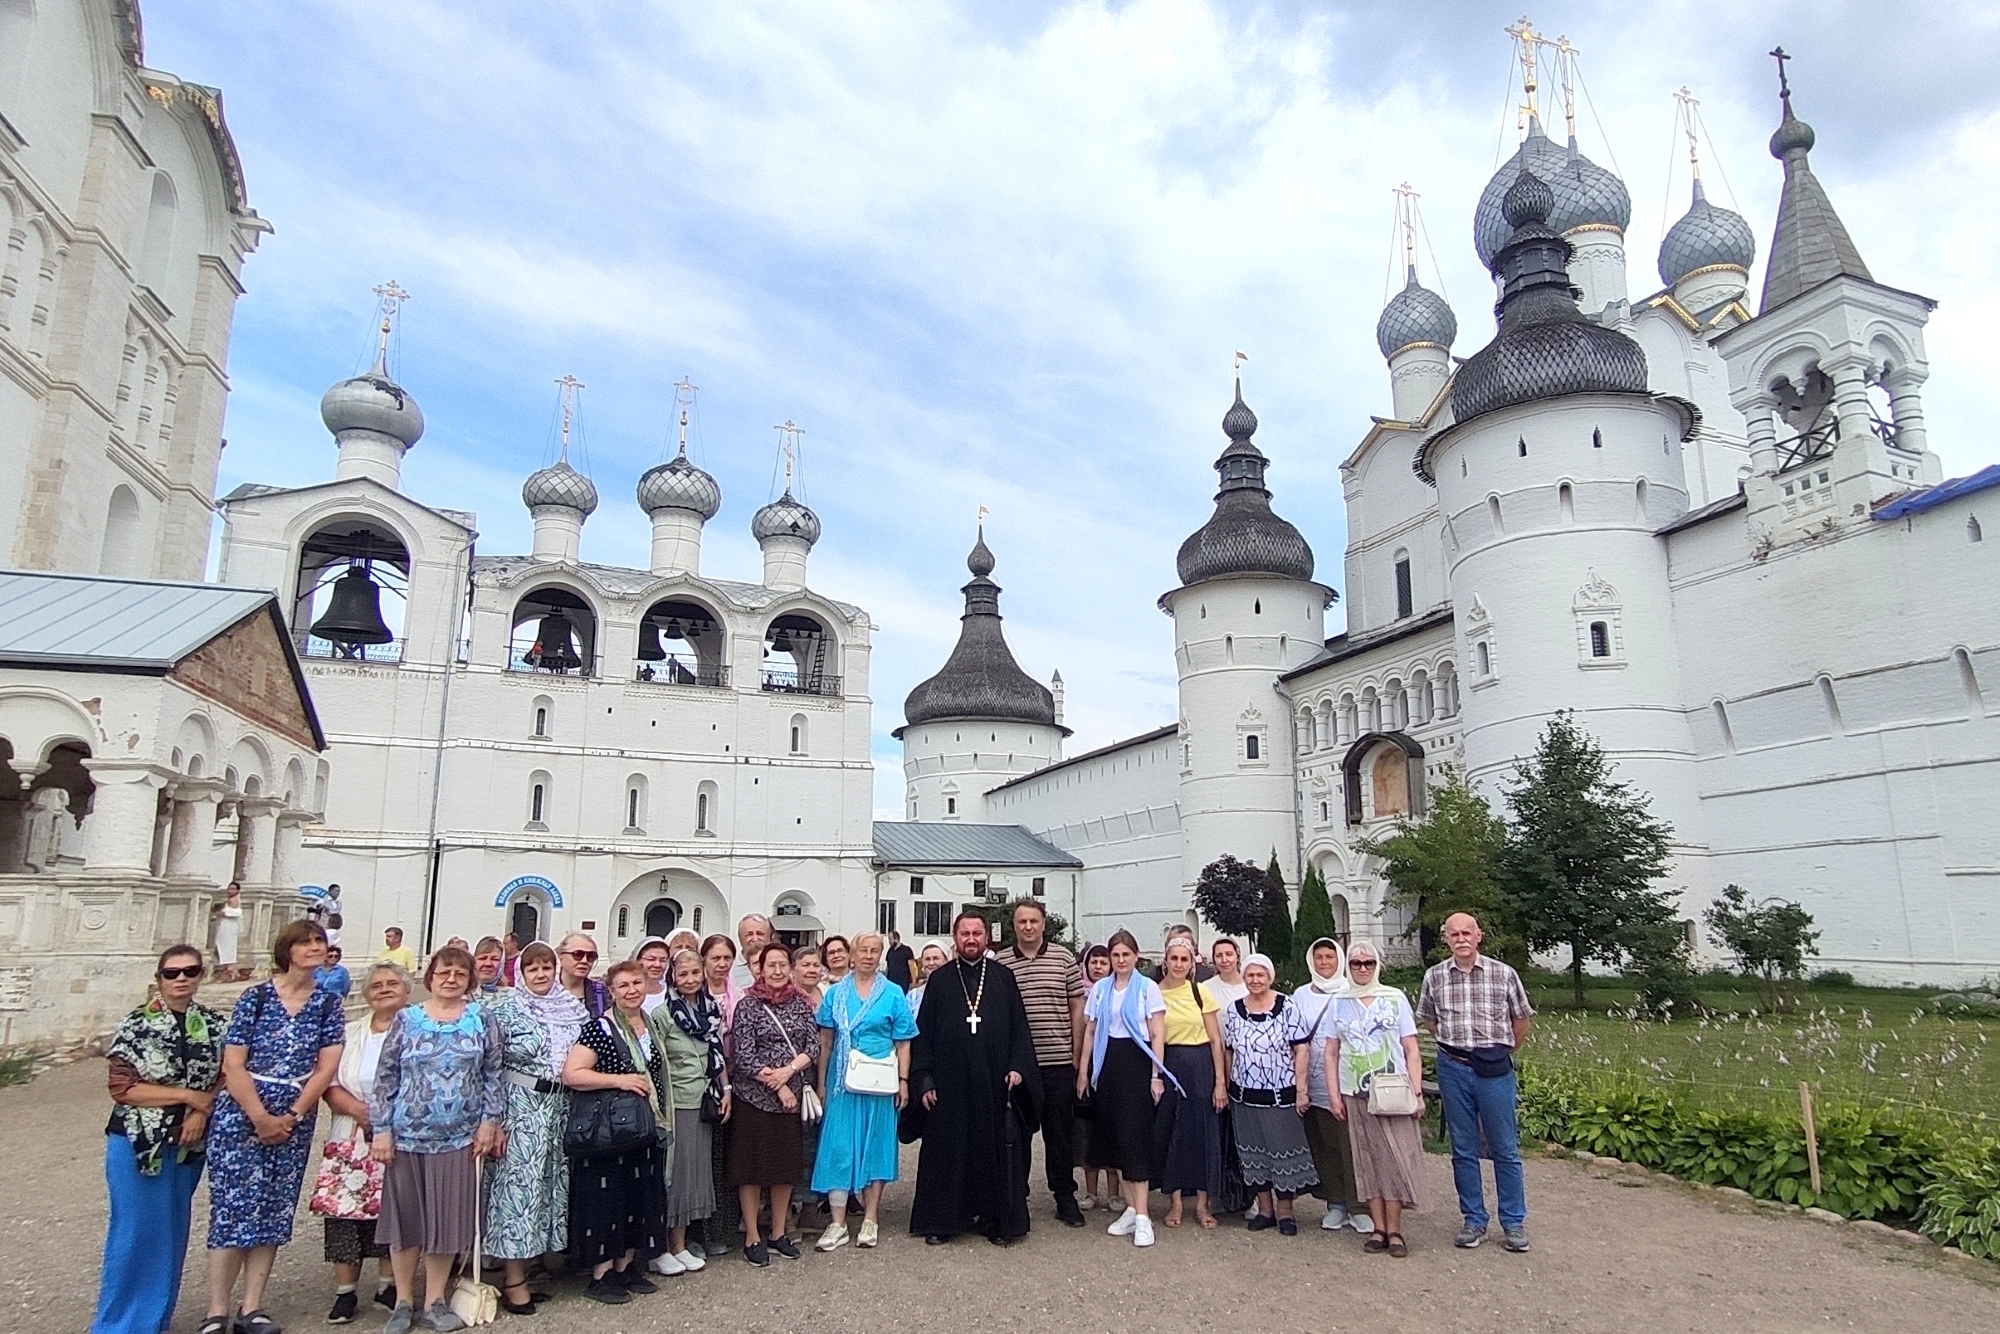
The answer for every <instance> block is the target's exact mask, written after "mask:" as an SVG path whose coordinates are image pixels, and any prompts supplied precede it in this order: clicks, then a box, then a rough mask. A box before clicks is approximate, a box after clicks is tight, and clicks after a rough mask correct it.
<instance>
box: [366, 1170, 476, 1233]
mask: <svg viewBox="0 0 2000 1334" xmlns="http://www.w3.org/2000/svg"><path fill="white" fill-rule="evenodd" d="M478 1226H479V1164H478V1161H477V1160H476V1159H474V1158H473V1156H472V1146H471V1145H470V1144H468V1145H466V1146H465V1147H464V1148H462V1149H452V1150H450V1151H449V1152H447V1153H410V1152H409V1151H407V1150H404V1149H398V1150H396V1156H395V1157H394V1158H391V1159H390V1160H389V1166H388V1167H387V1168H386V1169H384V1171H383V1173H382V1216H381V1217H380V1218H379V1219H377V1220H376V1223H375V1237H376V1240H378V1241H380V1242H381V1243H382V1244H383V1245H385V1246H387V1247H388V1248H389V1249H390V1250H392V1251H410V1250H416V1251H422V1252H423V1253H424V1254H425V1255H467V1254H470V1253H471V1251H472V1243H473V1236H474V1231H475V1229H477V1227H478Z"/></svg>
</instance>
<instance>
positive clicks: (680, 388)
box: [674, 375, 700, 458]
mask: <svg viewBox="0 0 2000 1334" xmlns="http://www.w3.org/2000/svg"><path fill="white" fill-rule="evenodd" d="M698 388H700V386H699V385H697V384H695V382H694V381H692V380H690V379H688V377H687V376H685V375H683V376H682V377H681V382H680V383H679V384H677V385H675V386H674V402H675V403H676V404H678V405H679V407H680V412H681V457H682V458H686V457H687V452H688V409H689V408H690V407H692V406H693V405H694V391H695V390H696V389H698Z"/></svg>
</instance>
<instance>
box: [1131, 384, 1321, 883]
mask: <svg viewBox="0 0 2000 1334" xmlns="http://www.w3.org/2000/svg"><path fill="white" fill-rule="evenodd" d="M1222 429H1223V432H1224V433H1225V434H1226V435H1228V437H1229V445H1228V447H1227V448H1225V449H1224V450H1223V451H1222V456H1221V457H1220V458H1218V459H1217V460H1216V461H1215V470H1216V472H1218V473H1220V474H1221V477H1222V486H1221V489H1220V490H1219V491H1218V492H1217V493H1216V497H1215V513H1214V514H1213V515H1212V516H1210V518H1209V521H1208V522H1207V523H1206V524H1204V525H1203V526H1202V527H1201V528H1200V529H1198V530H1197V531H1196V532H1195V533H1194V534H1193V535H1192V536H1190V537H1189V538H1188V539H1187V541H1185V542H1183V543H1182V544H1181V549H1180V556H1179V559H1178V561H1177V562H1176V564H1177V566H1178V570H1179V574H1180V579H1181V586H1180V587H1179V588H1176V589H1174V590H1173V591H1172V592H1170V593H1167V594H1166V595H1164V596H1163V597H1161V599H1160V607H1161V609H1162V610H1163V611H1165V612H1166V613H1167V614H1168V615H1169V616H1171V617H1173V618H1174V667H1175V670H1176V671H1177V672H1178V673H1179V676H1180V706H1181V716H1180V725H1181V738H1180V747H1181V783H1180V808H1181V835H1182V856H1181V881H1182V888H1183V890H1187V891H1191V890H1192V889H1193V887H1194V883H1195V881H1196V880H1197V879H1198V878H1199V877H1200V875H1201V869H1202V867H1204V866H1206V865H1208V864H1209V863H1210V862H1212V861H1214V860H1215V859H1216V858H1217V857H1220V856H1221V855H1222V854H1223V853H1225V852H1228V853H1233V854H1235V855H1236V856H1237V857H1239V858H1242V859H1244V860H1247V861H1253V862H1256V863H1257V864H1258V865H1263V864H1264V863H1266V862H1268V861H1269V860H1270V858H1271V856H1272V854H1273V853H1275V854H1276V855H1277V858H1278V863H1279V865H1280V866H1281V867H1283V868H1284V871H1285V877H1286V880H1287V882H1288V883H1290V884H1293V885H1296V884H1297V883H1298V877H1299V840H1298V820H1297V815H1296V808H1295V802H1294V792H1293V767H1292V766H1293V756H1292V727H1291V721H1290V717H1291V712H1290V707H1289V705H1288V704H1287V703H1286V701H1285V700H1284V698H1283V697H1281V696H1280V695H1279V694H1278V676H1279V674H1280V673H1282V672H1285V671H1288V670H1289V669H1291V668H1293V667H1297V666H1299V665H1301V664H1302V663H1304V662H1305V661H1306V660H1307V659H1308V658H1311V657H1312V656H1313V655H1314V654H1316V653H1318V652H1319V651H1320V648H1321V646H1322V645H1323V644H1324V643H1325V639H1326V629H1325V615H1326V607H1327V604H1328V603H1330V602H1332V601H1333V596H1334V595H1333V591H1332V590H1331V589H1329V588H1327V587H1326V586H1324V585H1323V584H1318V583H1315V582H1313V577H1312V576H1313V554H1312V548H1311V547H1309V546H1307V545H1306V540H1305V538H1303V537H1301V536H1300V535H1299V530H1298V529H1296V528H1294V527H1292V525H1291V524H1289V523H1287V522H1285V521H1284V520H1283V519H1281V518H1279V517H1278V516H1277V515H1276V514H1274V513H1273V512H1272V511H1271V493H1270V492H1269V491H1268V490H1266V489H1265V486H1264V470H1265V468H1266V467H1267V466H1268V463H1269V461H1268V460H1267V459H1266V458H1265V457H1264V455H1263V453H1262V452H1261V451H1260V450H1258V448H1257V446H1256V445H1254V444H1252V443H1251V442H1250V437H1251V436H1252V435H1254V434H1255V433H1256V430H1257V414H1255V413H1254V412H1252V411H1250V409H1249V407H1248V406H1246V405H1245V404H1244V402H1243V385H1242V382H1241V381H1238V382H1237V386H1236V401H1235V402H1234V403H1233V404H1231V405H1230V408H1229V411H1228V413H1227V414H1226V415H1225V416H1224V417H1223V419H1222Z"/></svg>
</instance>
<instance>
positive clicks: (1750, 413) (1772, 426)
mask: <svg viewBox="0 0 2000 1334" xmlns="http://www.w3.org/2000/svg"><path fill="white" fill-rule="evenodd" d="M1777 408H1778V401H1777V400H1776V399H1774V398H1772V397H1771V396H1770V395H1769V394H1759V395H1758V396H1757V397H1755V398H1753V399H1751V400H1750V401H1749V402H1748V403H1747V404H1745V405H1743V422H1744V427H1745V429H1746V431H1747V432H1748V434H1749V438H1750V468H1751V471H1753V472H1758V473H1762V474H1764V475H1765V476H1769V475H1770V474H1772V473H1775V472H1776V471H1777V470H1778V424H1777V421H1776V419H1775V416H1774V414H1775V413H1776V411H1777Z"/></svg>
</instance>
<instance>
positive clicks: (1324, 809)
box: [1319, 801, 1333, 824]
mask: <svg viewBox="0 0 2000 1334" xmlns="http://www.w3.org/2000/svg"><path fill="white" fill-rule="evenodd" d="M1332 813H1333V812H1332V810H1331V808H1330V807H1329V805H1328V803H1326V802H1324V801H1322V802H1321V803H1320V804H1319V822H1320V823H1321V824H1325V823H1326V822H1327V820H1328V818H1329V817H1330V816H1331V815H1332Z"/></svg>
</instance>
